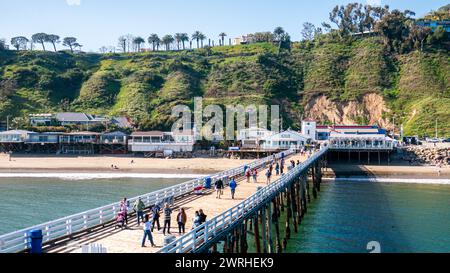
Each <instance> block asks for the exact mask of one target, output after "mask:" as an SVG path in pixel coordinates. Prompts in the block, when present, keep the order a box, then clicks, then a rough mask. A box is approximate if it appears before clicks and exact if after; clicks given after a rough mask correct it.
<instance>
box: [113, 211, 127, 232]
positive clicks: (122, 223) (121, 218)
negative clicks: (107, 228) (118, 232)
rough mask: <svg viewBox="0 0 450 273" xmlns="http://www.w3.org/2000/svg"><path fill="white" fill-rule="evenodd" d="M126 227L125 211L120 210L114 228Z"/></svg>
mask: <svg viewBox="0 0 450 273" xmlns="http://www.w3.org/2000/svg"><path fill="white" fill-rule="evenodd" d="M124 227H125V217H124V215H123V212H122V211H120V212H119V213H118V214H117V218H116V226H115V228H114V229H116V228H124Z"/></svg>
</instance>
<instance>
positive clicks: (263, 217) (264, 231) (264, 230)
mask: <svg viewBox="0 0 450 273" xmlns="http://www.w3.org/2000/svg"><path fill="white" fill-rule="evenodd" d="M261 230H262V241H263V253H267V247H268V246H267V220H266V207H265V206H264V207H263V208H262V209H261Z"/></svg>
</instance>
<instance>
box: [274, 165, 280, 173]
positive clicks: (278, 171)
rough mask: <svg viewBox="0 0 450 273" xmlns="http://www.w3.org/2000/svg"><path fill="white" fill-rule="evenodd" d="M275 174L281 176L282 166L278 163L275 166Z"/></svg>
mask: <svg viewBox="0 0 450 273" xmlns="http://www.w3.org/2000/svg"><path fill="white" fill-rule="evenodd" d="M275 172H276V174H277V176H278V175H280V164H279V163H278V162H277V165H275Z"/></svg>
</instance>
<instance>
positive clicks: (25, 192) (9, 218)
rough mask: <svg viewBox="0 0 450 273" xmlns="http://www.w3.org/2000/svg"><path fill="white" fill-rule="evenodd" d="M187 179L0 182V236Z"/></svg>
mask: <svg viewBox="0 0 450 273" xmlns="http://www.w3.org/2000/svg"><path fill="white" fill-rule="evenodd" d="M188 180H190V179H189V178H170V179H163V178H146V179H142V178H116V179H113V178H106V179H86V178H85V177H83V179H81V180H76V179H60V178H39V177H35V178H0V202H1V206H0V234H5V233H8V232H12V231H15V230H18V229H22V228H26V227H30V226H33V225H36V224H41V223H44V222H47V221H50V220H55V219H58V218H61V217H64V216H68V215H71V214H76V213H79V212H82V211H86V210H89V209H93V208H96V207H100V206H104V205H108V204H111V203H114V202H117V201H119V200H120V199H121V198H123V197H134V196H138V195H141V194H144V193H149V192H152V191H156V190H159V189H162V188H165V187H170V186H173V185H176V184H179V183H182V182H185V181H188Z"/></svg>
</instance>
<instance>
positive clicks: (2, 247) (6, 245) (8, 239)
mask: <svg viewBox="0 0 450 273" xmlns="http://www.w3.org/2000/svg"><path fill="white" fill-rule="evenodd" d="M293 152H294V151H293V150H289V151H285V152H282V153H279V154H277V155H276V157H277V158H280V157H281V155H282V154H284V155H285V156H288V155H290V154H292V153H293ZM271 160H272V156H269V157H266V158H264V159H261V160H258V161H255V162H252V163H250V164H248V165H247V166H248V167H249V168H260V167H262V166H264V165H266V164H267V163H268V162H269V161H271ZM243 173H244V166H240V167H237V168H234V169H231V170H227V171H223V172H220V173H217V174H214V175H212V176H210V178H211V179H212V180H213V181H214V180H215V179H217V178H220V177H225V176H238V175H243ZM203 182H204V178H198V179H193V180H190V181H188V182H185V183H181V184H178V185H175V186H172V187H168V188H164V189H161V190H158V191H155V192H151V193H148V194H144V195H141V196H137V197H133V198H130V199H129V202H130V203H131V204H133V203H134V202H135V201H136V199H138V198H141V200H142V201H143V202H144V203H145V205H146V207H149V206H152V205H154V204H159V203H163V202H165V201H170V200H174V198H177V197H180V196H183V195H185V194H190V193H193V191H194V189H195V188H196V187H198V186H200V185H203ZM119 210H120V203H119V202H117V203H114V204H111V205H107V206H104V207H100V208H96V209H92V210H89V211H85V212H81V213H78V214H75V215H71V216H67V217H64V218H60V219H57V220H54V221H50V222H47V223H44V224H40V225H36V226H33V227H29V228H25V229H22V230H19V231H14V232H11V233H8V234H5V235H2V236H0V253H11V252H21V251H25V250H27V249H29V248H30V238H29V237H30V236H29V235H30V231H31V230H35V229H40V230H42V233H43V244H46V243H47V244H49V243H50V242H53V241H55V240H57V239H61V238H65V237H68V236H71V235H75V234H77V233H80V232H84V231H88V230H89V229H92V228H95V227H99V226H102V225H105V224H107V223H108V222H111V221H112V220H114V219H115V218H116V216H117V214H118V212H119Z"/></svg>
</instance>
